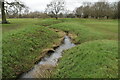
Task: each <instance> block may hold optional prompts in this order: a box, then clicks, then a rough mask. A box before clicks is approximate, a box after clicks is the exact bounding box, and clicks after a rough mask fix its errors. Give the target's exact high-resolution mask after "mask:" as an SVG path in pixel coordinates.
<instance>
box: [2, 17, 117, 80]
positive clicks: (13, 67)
mask: <svg viewBox="0 0 120 80" xmlns="http://www.w3.org/2000/svg"><path fill="white" fill-rule="evenodd" d="M9 21H10V22H11V24H4V25H3V77H8V78H10V77H16V76H17V75H18V74H20V73H21V72H25V71H27V70H29V69H30V68H31V67H32V66H33V65H34V62H35V61H37V60H38V58H39V56H40V55H41V52H42V50H43V49H46V48H50V47H51V46H52V45H53V44H54V43H58V42H59V40H58V39H59V38H60V35H58V34H57V33H56V32H54V31H52V30H51V29H50V28H55V29H59V30H62V31H67V32H69V33H73V34H76V35H77V37H76V38H74V39H73V42H74V43H76V44H77V46H76V47H74V48H72V49H70V50H67V51H65V52H64V55H63V58H61V59H60V62H59V64H58V66H57V68H56V70H55V71H54V74H53V75H52V76H51V77H55V78H56V77H58V78H69V77H71V78H76V77H77V78H106V77H112V78H113V77H117V75H118V72H117V71H118V67H117V66H118V54H117V52H118V45H117V39H118V21H117V20H103V19H101V20H97V19H77V18H76V19H74V18H73V19H59V20H55V19H9ZM46 26H47V27H46ZM8 74H9V75H8Z"/></svg>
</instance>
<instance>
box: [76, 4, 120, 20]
mask: <svg viewBox="0 0 120 80" xmlns="http://www.w3.org/2000/svg"><path fill="white" fill-rule="evenodd" d="M75 15H76V16H77V17H79V18H98V19H99V18H113V19H116V18H118V2H112V3H108V2H95V3H90V2H85V3H83V5H82V6H80V7H78V8H77V9H76V10H75Z"/></svg>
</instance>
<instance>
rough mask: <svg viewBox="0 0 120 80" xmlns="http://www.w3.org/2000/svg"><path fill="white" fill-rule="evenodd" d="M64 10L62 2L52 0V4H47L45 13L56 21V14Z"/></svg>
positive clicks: (61, 0)
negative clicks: (52, 16)
mask: <svg viewBox="0 0 120 80" xmlns="http://www.w3.org/2000/svg"><path fill="white" fill-rule="evenodd" d="M64 8H65V2H64V0H53V1H52V2H50V4H47V8H46V10H45V12H46V13H48V14H52V15H54V17H55V18H56V19H58V14H59V13H61V12H62V11H63V10H64Z"/></svg>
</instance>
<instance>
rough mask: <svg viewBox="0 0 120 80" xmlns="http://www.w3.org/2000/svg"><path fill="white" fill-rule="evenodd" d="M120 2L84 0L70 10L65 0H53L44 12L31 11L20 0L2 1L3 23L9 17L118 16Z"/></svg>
mask: <svg viewBox="0 0 120 80" xmlns="http://www.w3.org/2000/svg"><path fill="white" fill-rule="evenodd" d="M119 3H120V1H119V2H112V3H110V2H106V1H104V2H100V1H99V2H94V3H93V2H92V3H91V2H83V4H82V5H81V6H80V7H77V8H75V9H74V10H73V11H69V10H67V9H66V8H65V1H64V0H53V1H51V2H50V3H49V4H47V6H46V8H45V11H44V12H39V11H34V12H31V11H30V10H29V7H27V6H26V5H25V4H24V3H23V2H21V1H20V0H14V1H13V2H7V1H4V0H2V1H0V8H1V13H2V23H7V20H6V17H7V18H56V19H58V18H97V19H100V18H107V19H108V18H112V19H117V18H118V16H119V15H118V12H119V11H118V7H119V5H118V4H119Z"/></svg>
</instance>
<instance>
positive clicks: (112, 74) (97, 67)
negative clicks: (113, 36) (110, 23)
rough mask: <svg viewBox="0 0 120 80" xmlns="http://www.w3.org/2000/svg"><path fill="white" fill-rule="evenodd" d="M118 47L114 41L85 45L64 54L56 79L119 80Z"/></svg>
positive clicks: (99, 41)
mask: <svg viewBox="0 0 120 80" xmlns="http://www.w3.org/2000/svg"><path fill="white" fill-rule="evenodd" d="M117 59H118V47H117V42H116V41H114V40H98V41H90V42H86V43H83V44H81V45H79V46H76V47H74V48H72V49H70V50H68V51H65V52H64V56H63V57H62V58H61V60H60V62H59V65H58V67H57V70H56V72H55V73H54V76H53V77H55V78H117V77H118V60H117Z"/></svg>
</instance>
